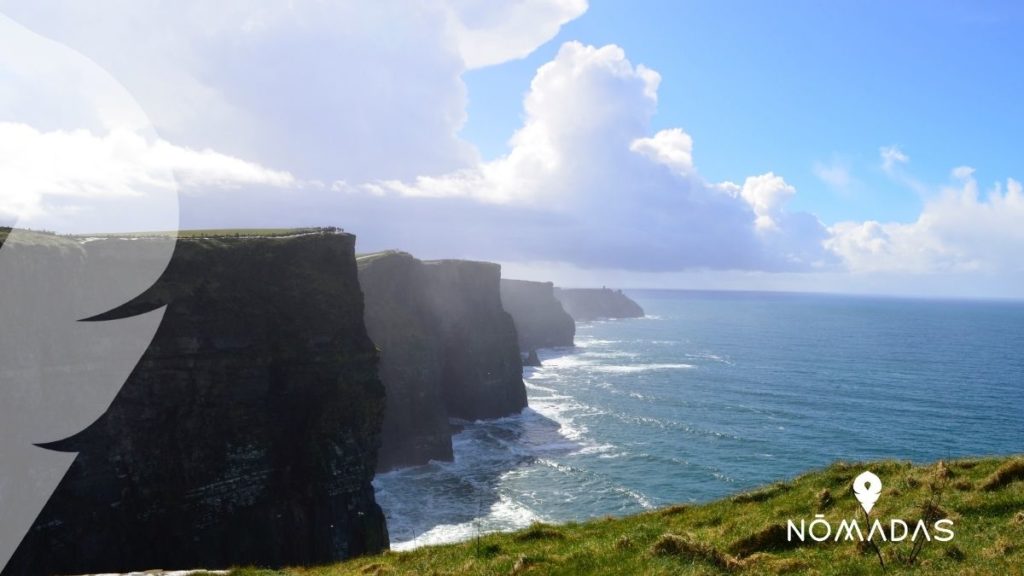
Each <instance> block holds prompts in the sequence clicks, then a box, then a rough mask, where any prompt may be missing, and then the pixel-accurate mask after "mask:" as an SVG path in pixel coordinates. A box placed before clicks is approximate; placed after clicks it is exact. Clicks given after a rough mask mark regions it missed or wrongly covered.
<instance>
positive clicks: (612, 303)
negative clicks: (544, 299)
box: [555, 288, 644, 322]
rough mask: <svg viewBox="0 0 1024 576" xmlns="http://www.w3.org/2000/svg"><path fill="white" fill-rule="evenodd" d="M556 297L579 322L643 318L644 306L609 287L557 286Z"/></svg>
mask: <svg viewBox="0 0 1024 576" xmlns="http://www.w3.org/2000/svg"><path fill="white" fill-rule="evenodd" d="M555 298H557V299H558V301H559V302H561V303H562V306H563V307H564V308H565V311H566V312H568V313H569V315H570V316H572V317H573V319H574V320H576V321H577V322H585V321H588V320H597V319H599V318H642V317H643V315H644V310H643V308H641V307H640V305H639V304H637V303H636V302H634V301H633V300H631V299H630V298H629V296H626V295H625V294H623V293H622V290H610V289H608V288H556V289H555Z"/></svg>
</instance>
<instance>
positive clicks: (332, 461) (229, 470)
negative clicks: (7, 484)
mask: <svg viewBox="0 0 1024 576" xmlns="http://www.w3.org/2000/svg"><path fill="white" fill-rule="evenodd" d="M98 242H105V241H103V240H100V241H98ZM354 242H355V239H354V237H353V236H351V235H347V234H336V233H329V232H322V233H314V234H306V235H301V236H297V237H285V238H235V239H231V238H220V239H182V240H179V242H178V245H177V249H176V252H175V254H174V257H173V259H172V261H171V263H170V265H169V267H168V269H167V271H166V273H165V274H164V277H163V278H162V279H161V280H160V281H159V282H158V283H157V284H156V285H155V286H154V287H153V288H152V289H150V290H148V291H147V292H146V293H144V294H143V295H142V296H140V297H139V298H138V299H136V300H135V301H133V302H132V303H130V304H129V305H127V306H125V307H123V308H122V309H121V310H119V311H118V314H120V315H123V316H131V315H133V314H137V313H140V312H143V311H147V310H152V309H155V308H158V307H160V306H163V305H165V304H166V306H167V308H166V311H165V313H164V318H163V322H162V324H161V325H160V328H159V330H158V331H157V333H156V336H155V338H154V339H153V341H152V343H151V344H150V346H149V348H148V350H147V351H146V352H145V354H144V355H143V357H142V360H141V361H140V362H139V363H138V365H137V366H136V367H135V370H134V371H133V372H132V374H131V376H130V377H129V379H128V380H127V382H126V383H125V385H124V387H123V388H122V389H121V392H120V393H119V394H118V396H117V398H116V400H115V401H114V403H113V405H112V406H111V407H110V409H109V410H108V411H107V413H106V414H104V415H103V416H102V417H101V418H100V420H99V421H97V422H96V423H95V424H94V425H92V426H91V427H89V428H88V429H86V430H85V431H84V432H82V433H80V434H78V435H76V436H74V437H72V438H70V439H68V440H65V441H62V442H61V443H60V444H59V445H58V446H56V447H57V448H59V449H60V450H63V451H69V452H77V453H78V456H77V458H76V460H75V462H74V464H73V465H72V467H71V469H70V471H69V472H68V473H67V475H66V476H65V477H64V479H63V481H61V483H60V485H59V487H58V489H57V491H56V492H55V493H54V495H53V497H52V498H51V499H50V501H49V502H48V503H47V505H46V507H45V508H44V510H43V512H42V514H41V515H40V516H39V518H38V519H37V520H36V522H35V524H34V525H33V527H32V528H31V530H30V531H29V533H28V535H27V536H26V537H25V539H24V540H23V541H22V543H21V545H20V547H19V548H18V550H17V552H16V553H15V555H14V557H13V558H12V560H11V562H10V563H9V564H8V566H7V568H6V570H5V571H4V574H51V573H83V572H122V571H128V570H139V569H148V568H156V567H160V568H168V569H170V568H189V567H195V566H205V567H209V568H221V567H229V566H232V565H263V566H283V565H308V564H318V563H326V562H331V561H336V560H340V559H344V558H347V557H350V556H354V555H359V554H364V553H368V552H375V551H379V550H382V549H386V548H387V546H388V535H387V529H386V527H385V521H384V516H383V514H382V512H381V510H380V508H379V507H378V506H377V504H376V503H375V501H374V493H373V487H372V486H371V484H370V482H371V480H372V478H373V473H374V468H375V465H376V452H377V447H378V445H379V442H380V428H381V421H382V413H383V408H384V389H383V387H382V386H381V384H380V381H379V379H378V376H377V370H376V367H377V353H376V350H375V348H374V346H373V343H372V342H371V341H370V339H369V337H368V336H367V333H366V330H365V327H364V324H363V298H362V293H361V291H360V288H359V284H358V280H357V274H356V265H355V258H354V252H353V249H354ZM55 257H59V256H55ZM27 281H31V279H29V280H27Z"/></svg>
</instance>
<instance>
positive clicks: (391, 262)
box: [358, 252, 526, 471]
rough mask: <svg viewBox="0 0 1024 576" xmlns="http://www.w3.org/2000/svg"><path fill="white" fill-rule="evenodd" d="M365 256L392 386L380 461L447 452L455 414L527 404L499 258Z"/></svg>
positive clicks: (481, 415) (492, 413) (369, 314)
mask: <svg viewBox="0 0 1024 576" xmlns="http://www.w3.org/2000/svg"><path fill="white" fill-rule="evenodd" d="M358 266H359V277H360V282H361V283H362V286H363V291H364V293H365V295H366V303H367V306H366V325H367V329H368V330H369V333H370V336H371V338H372V339H373V341H374V342H375V343H376V344H377V346H378V348H379V349H380V353H381V366H380V375H381V380H382V382H383V383H384V386H385V389H386V391H387V401H386V402H387V407H386V410H385V415H384V431H383V435H382V436H383V443H382V446H381V452H380V460H379V466H378V469H379V470H382V471H384V470H389V469H391V468H395V467H399V466H411V465H417V464H424V463H426V462H428V461H429V460H432V459H433V460H450V459H451V458H452V447H451V427H450V425H449V423H448V420H449V418H450V417H455V418H461V419H465V420H478V419H486V418H496V417H501V416H508V415H510V414H514V413H517V412H519V411H520V410H522V409H523V408H524V407H525V406H526V388H525V386H524V384H523V379H522V362H521V359H520V356H519V349H518V345H517V340H516V330H515V326H514V324H513V322H512V318H511V317H510V316H509V315H508V313H506V312H505V311H504V309H503V308H502V306H501V297H500V291H499V278H500V267H499V266H498V265H497V264H491V263H488V262H471V261H464V260H440V261H428V262H424V261H420V260H417V259H416V258H414V257H412V256H411V255H409V254H406V253H404V252H382V253H376V254H368V255H365V256H362V257H360V258H359V259H358Z"/></svg>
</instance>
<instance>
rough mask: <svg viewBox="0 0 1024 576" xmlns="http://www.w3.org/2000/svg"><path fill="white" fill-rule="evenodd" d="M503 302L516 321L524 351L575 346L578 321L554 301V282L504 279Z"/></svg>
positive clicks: (559, 303) (502, 285)
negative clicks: (574, 340) (574, 339)
mask: <svg viewBox="0 0 1024 576" xmlns="http://www.w3.org/2000/svg"><path fill="white" fill-rule="evenodd" d="M501 303H502V306H504V307H505V310H507V311H508V313H509V314H511V315H512V320H513V321H515V325H516V332H517V333H518V335H519V349H520V350H522V351H523V352H528V351H530V350H536V349H537V348H552V347H555V346H572V345H573V338H574V337H575V336H576V322H574V321H573V318H572V316H570V315H569V314H568V313H567V312H566V311H565V309H564V308H563V307H562V303H561V302H559V301H558V300H557V299H556V298H555V288H554V285H553V284H552V283H551V282H529V281H526V280H509V279H506V278H502V280H501Z"/></svg>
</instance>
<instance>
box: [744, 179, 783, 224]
mask: <svg viewBox="0 0 1024 576" xmlns="http://www.w3.org/2000/svg"><path fill="white" fill-rule="evenodd" d="M795 195H796V188H793V187H792V186H790V185H789V184H787V183H786V181H785V180H783V179H782V177H781V176H776V175H775V174H774V173H772V172H768V173H767V174H762V175H760V176H749V177H748V178H747V179H746V181H745V182H743V188H741V189H740V196H742V198H743V199H744V200H746V201H747V203H748V204H750V207H751V208H753V209H754V214H756V215H757V219H756V220H755V221H754V222H755V225H756V226H757V228H758V229H759V230H777V229H778V227H779V222H778V220H779V217H780V213H781V211H782V207H783V205H785V203H786V202H787V201H788V200H789V199H790V198H792V197H793V196H795Z"/></svg>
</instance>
